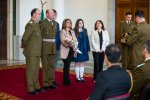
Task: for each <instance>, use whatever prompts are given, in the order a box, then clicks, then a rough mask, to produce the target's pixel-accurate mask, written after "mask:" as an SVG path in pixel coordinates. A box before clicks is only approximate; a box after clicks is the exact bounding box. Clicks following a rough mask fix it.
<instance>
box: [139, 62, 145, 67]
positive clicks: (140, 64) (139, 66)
mask: <svg viewBox="0 0 150 100" xmlns="http://www.w3.org/2000/svg"><path fill="white" fill-rule="evenodd" d="M143 65H145V63H142V64H139V65H137V68H138V67H141V66H143Z"/></svg>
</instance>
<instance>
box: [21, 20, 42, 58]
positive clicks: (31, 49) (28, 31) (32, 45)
mask: <svg viewBox="0 0 150 100" xmlns="http://www.w3.org/2000/svg"><path fill="white" fill-rule="evenodd" d="M21 41H22V47H23V54H24V55H25V56H40V55H41V47H42V37H41V30H40V25H39V23H35V22H34V20H32V19H31V20H30V21H29V22H28V23H27V24H26V26H25V32H24V34H23V37H22V40H21Z"/></svg>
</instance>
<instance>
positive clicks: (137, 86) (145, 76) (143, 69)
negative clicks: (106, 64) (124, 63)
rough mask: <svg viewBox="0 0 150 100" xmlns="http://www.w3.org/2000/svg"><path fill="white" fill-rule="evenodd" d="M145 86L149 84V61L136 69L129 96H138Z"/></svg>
mask: <svg viewBox="0 0 150 100" xmlns="http://www.w3.org/2000/svg"><path fill="white" fill-rule="evenodd" d="M147 84H150V59H148V60H146V61H145V62H144V63H143V64H141V65H140V66H139V67H137V68H136V70H135V72H134V74H133V88H132V91H131V94H132V95H137V96H138V94H139V93H140V92H141V90H142V88H143V87H144V86H145V85H147Z"/></svg>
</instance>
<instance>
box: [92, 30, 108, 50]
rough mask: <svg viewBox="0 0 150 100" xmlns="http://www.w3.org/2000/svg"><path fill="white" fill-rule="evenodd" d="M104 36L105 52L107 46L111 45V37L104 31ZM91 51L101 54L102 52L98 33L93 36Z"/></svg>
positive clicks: (94, 32) (103, 45) (95, 32)
mask: <svg viewBox="0 0 150 100" xmlns="http://www.w3.org/2000/svg"><path fill="white" fill-rule="evenodd" d="M102 34H103V35H102V36H103V43H102V50H103V51H105V49H106V46H107V45H108V44H109V35H108V32H107V31H106V30H103V31H102ZM91 50H92V51H94V52H99V50H100V40H99V34H98V31H93V32H92V34H91Z"/></svg>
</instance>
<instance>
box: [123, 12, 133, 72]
mask: <svg viewBox="0 0 150 100" xmlns="http://www.w3.org/2000/svg"><path fill="white" fill-rule="evenodd" d="M131 19H132V15H131V13H130V12H127V13H126V16H125V20H124V21H121V38H122V39H124V38H125V36H126V34H125V33H127V34H128V35H131V30H132V29H133V28H134V26H135V22H134V21H131ZM121 45H122V66H123V68H124V69H131V62H130V52H131V48H130V46H129V45H127V44H125V43H122V44H121Z"/></svg>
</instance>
